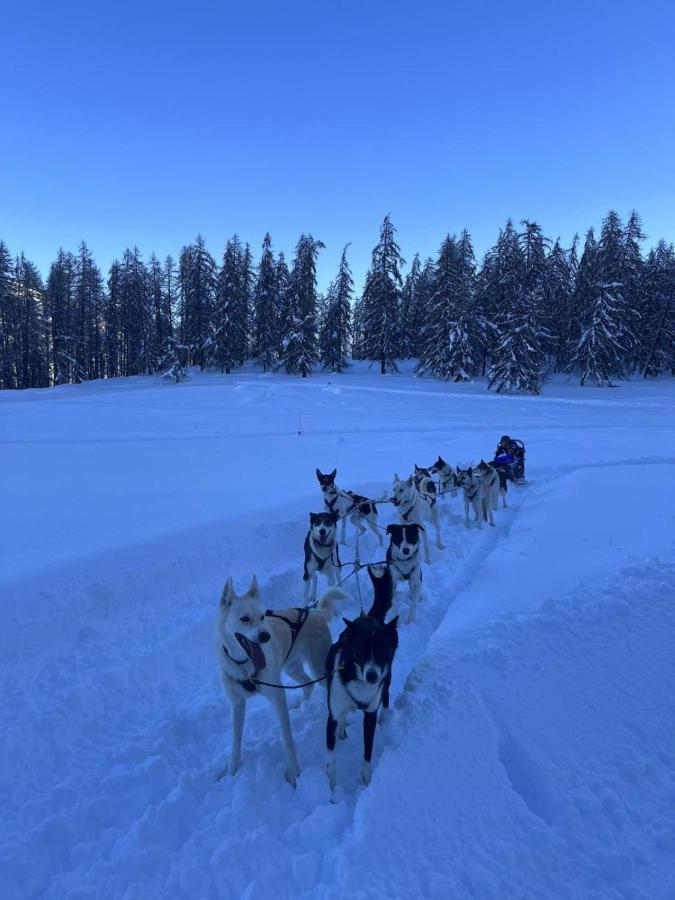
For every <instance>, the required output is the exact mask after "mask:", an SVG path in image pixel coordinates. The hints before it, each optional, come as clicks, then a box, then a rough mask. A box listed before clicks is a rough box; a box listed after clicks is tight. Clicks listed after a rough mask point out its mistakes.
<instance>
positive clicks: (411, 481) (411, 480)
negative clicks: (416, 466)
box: [407, 475, 413, 485]
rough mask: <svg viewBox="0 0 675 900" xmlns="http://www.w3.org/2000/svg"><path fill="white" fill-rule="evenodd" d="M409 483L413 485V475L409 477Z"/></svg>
mask: <svg viewBox="0 0 675 900" xmlns="http://www.w3.org/2000/svg"><path fill="white" fill-rule="evenodd" d="M407 483H408V484H410V485H412V483H413V477H412V475H411V476H410V477H409V478H408V481H407Z"/></svg>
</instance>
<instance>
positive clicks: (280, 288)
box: [275, 250, 291, 360]
mask: <svg viewBox="0 0 675 900" xmlns="http://www.w3.org/2000/svg"><path fill="white" fill-rule="evenodd" d="M275 275H276V282H275V291H276V304H277V309H276V322H277V359H279V360H281V359H282V357H283V349H284V339H285V335H286V323H287V322H288V286H289V284H290V279H291V275H290V272H289V271H288V266H287V265H286V257H285V256H284V253H283V250H281V251H279V256H278V257H277V265H276V271H275Z"/></svg>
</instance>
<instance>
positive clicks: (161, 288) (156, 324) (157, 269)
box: [148, 253, 173, 372]
mask: <svg viewBox="0 0 675 900" xmlns="http://www.w3.org/2000/svg"><path fill="white" fill-rule="evenodd" d="M170 274H171V275H172V274H173V273H172V272H171V273H170ZM148 301H149V304H150V309H151V311H152V329H151V337H150V361H151V367H152V371H153V372H156V371H157V370H158V369H161V370H164V368H165V366H164V359H165V357H166V348H167V344H168V342H169V339H170V338H171V337H172V331H171V298H170V296H169V295H168V293H167V283H166V265H165V264H164V265H163V264H162V263H161V262H160V261H159V260H158V259H157V257H156V256H155V254H154V253H153V254H152V255H151V257H150V260H149V263H148Z"/></svg>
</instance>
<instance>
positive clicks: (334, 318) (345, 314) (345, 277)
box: [319, 244, 354, 372]
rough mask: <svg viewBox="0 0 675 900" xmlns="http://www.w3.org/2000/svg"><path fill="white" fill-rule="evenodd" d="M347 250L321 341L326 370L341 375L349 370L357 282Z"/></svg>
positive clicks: (330, 295) (330, 298)
mask: <svg viewBox="0 0 675 900" xmlns="http://www.w3.org/2000/svg"><path fill="white" fill-rule="evenodd" d="M348 246H349V244H347V247H348ZM347 247H345V248H344V250H343V251H342V256H341V257H340V267H339V269H338V274H337V277H336V279H335V281H333V283H332V284H331V286H330V288H329V290H328V303H327V307H326V314H325V318H324V322H323V325H322V328H321V337H320V342H319V343H320V351H321V362H322V363H323V366H324V368H325V369H331V370H332V371H333V372H342V371H343V370H344V369H346V368H347V365H348V363H347V356H348V355H349V348H350V338H351V317H352V309H351V301H352V293H353V291H354V280H353V278H352V273H351V269H350V268H349V263H348V261H347Z"/></svg>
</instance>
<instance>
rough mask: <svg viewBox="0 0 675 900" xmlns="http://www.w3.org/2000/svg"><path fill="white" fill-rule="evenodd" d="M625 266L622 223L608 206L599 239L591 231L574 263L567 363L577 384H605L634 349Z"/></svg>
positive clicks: (623, 368) (619, 373)
mask: <svg viewBox="0 0 675 900" xmlns="http://www.w3.org/2000/svg"><path fill="white" fill-rule="evenodd" d="M628 271H629V270H628V266H627V260H626V252H625V246H624V229H623V227H622V225H621V220H620V219H619V216H618V215H617V214H616V213H615V212H614V211H613V210H612V211H610V212H609V213H608V214H607V216H606V217H605V219H604V220H603V223H602V231H601V233H600V240H599V241H598V242H597V244H595V242H594V241H593V237H592V233H589V237H588V238H587V240H586V245H585V246H584V253H583V256H582V258H581V262H580V264H579V272H578V276H577V288H578V291H579V292H580V293H579V299H578V302H579V311H580V317H581V335H580V338H579V341H578V342H577V346H576V347H575V349H574V352H573V354H572V355H571V366H572V367H573V368H575V369H576V370H577V371H578V372H579V375H580V378H581V384H586V383H587V382H589V381H590V382H594V383H595V384H598V385H600V386H603V387H604V386H611V384H612V378H623V377H624V376H625V372H626V368H627V366H628V364H629V360H630V359H631V358H632V357H633V354H634V350H635V344H636V341H635V336H634V331H633V328H632V325H633V323H632V321H631V318H632V311H631V310H630V309H629V307H628V303H627V300H626V282H627V276H628Z"/></svg>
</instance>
